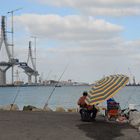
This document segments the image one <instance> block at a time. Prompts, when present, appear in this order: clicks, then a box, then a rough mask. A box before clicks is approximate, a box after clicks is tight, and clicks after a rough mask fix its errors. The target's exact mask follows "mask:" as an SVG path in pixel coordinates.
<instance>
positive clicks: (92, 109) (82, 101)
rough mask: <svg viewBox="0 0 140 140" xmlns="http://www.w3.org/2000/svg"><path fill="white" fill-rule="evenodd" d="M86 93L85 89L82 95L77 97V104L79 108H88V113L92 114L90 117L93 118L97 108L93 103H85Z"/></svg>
mask: <svg viewBox="0 0 140 140" xmlns="http://www.w3.org/2000/svg"><path fill="white" fill-rule="evenodd" d="M87 95H88V93H87V92H86V91H84V92H83V96H82V97H80V98H79V100H78V102H77V104H78V105H79V106H80V108H86V109H87V110H88V112H89V113H90V114H92V116H91V119H93V120H94V119H95V118H96V114H97V112H98V110H97V109H96V107H95V106H94V105H92V106H91V105H87V104H86V102H85V99H86V97H87Z"/></svg>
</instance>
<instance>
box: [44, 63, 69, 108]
mask: <svg viewBox="0 0 140 140" xmlns="http://www.w3.org/2000/svg"><path fill="white" fill-rule="evenodd" d="M68 65H69V64H67V65H66V67H65V69H64V71H63V72H62V74H61V75H60V77H59V79H58V81H57V83H56V85H55V86H54V88H53V90H52V91H51V93H50V95H49V97H48V99H47V101H46V103H45V105H44V108H46V107H47V106H48V102H49V100H50V99H51V97H52V94H53V93H54V91H55V89H56V87H57V86H58V84H59V81H60V80H61V78H62V76H63V75H64V73H65V72H66V70H67V68H68Z"/></svg>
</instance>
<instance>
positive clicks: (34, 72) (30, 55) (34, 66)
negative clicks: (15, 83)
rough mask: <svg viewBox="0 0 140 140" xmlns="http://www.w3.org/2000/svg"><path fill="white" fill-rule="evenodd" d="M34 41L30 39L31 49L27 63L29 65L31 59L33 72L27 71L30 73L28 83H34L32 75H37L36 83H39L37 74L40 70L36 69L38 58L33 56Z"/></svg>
mask: <svg viewBox="0 0 140 140" xmlns="http://www.w3.org/2000/svg"><path fill="white" fill-rule="evenodd" d="M31 43H32V42H31V41H29V51H28V59H27V64H28V65H29V60H30V61H31V67H32V70H33V71H32V72H30V73H29V72H26V71H25V73H26V74H27V75H28V83H29V84H30V83H32V76H35V84H37V76H38V75H39V74H38V72H37V71H36V64H35V61H36V58H33V54H32V46H31V45H32V44H31Z"/></svg>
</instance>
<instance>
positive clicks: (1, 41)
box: [0, 16, 39, 86]
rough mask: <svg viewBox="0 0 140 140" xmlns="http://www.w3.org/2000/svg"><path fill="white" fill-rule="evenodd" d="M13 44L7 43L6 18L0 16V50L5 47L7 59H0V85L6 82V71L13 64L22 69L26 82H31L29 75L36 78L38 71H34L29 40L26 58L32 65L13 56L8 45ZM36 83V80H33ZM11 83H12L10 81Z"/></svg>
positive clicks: (34, 66)
mask: <svg viewBox="0 0 140 140" xmlns="http://www.w3.org/2000/svg"><path fill="white" fill-rule="evenodd" d="M12 46H13V44H9V43H8V39H7V30H6V19H5V16H2V17H1V37H0V52H1V50H2V47H4V48H5V50H6V54H3V55H7V57H8V60H3V61H2V60H0V86H5V85H6V84H7V83H6V72H7V70H8V69H10V68H12V67H14V66H15V65H18V66H19V67H20V68H22V69H23V70H24V72H25V73H26V74H27V76H28V83H32V80H31V77H32V76H35V79H36V78H37V76H38V75H39V74H38V71H36V65H35V62H34V61H33V59H34V58H33V55H32V50H31V42H29V53H28V60H29V59H30V60H31V64H32V66H29V65H28V61H27V62H20V61H19V59H16V58H14V56H13V54H12V52H11V49H10V47H12ZM35 83H36V81H35ZM12 84H13V83H12Z"/></svg>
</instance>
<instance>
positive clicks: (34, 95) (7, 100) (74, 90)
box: [0, 86, 140, 110]
mask: <svg viewBox="0 0 140 140" xmlns="http://www.w3.org/2000/svg"><path fill="white" fill-rule="evenodd" d="M90 88H91V87H90V86H62V87H56V88H55V90H54V87H51V86H34V87H33V86H32V87H0V105H7V104H12V103H13V102H14V103H15V104H17V105H18V106H19V108H20V110H22V109H23V106H26V105H33V106H36V107H38V108H43V106H44V105H45V103H46V101H47V100H48V97H49V96H50V94H51V93H52V91H53V90H54V92H53V94H52V96H51V98H50V100H49V102H48V106H49V107H50V108H51V109H53V110H55V108H56V107H63V108H65V109H68V108H77V100H78V99H79V97H80V96H81V95H82V93H83V91H89V90H90ZM114 98H115V100H116V101H117V102H119V103H120V106H121V108H122V109H123V108H127V107H128V106H129V104H135V105H136V107H137V109H139V107H140V86H137V87H135V86H129V87H124V88H123V89H121V90H120V91H119V92H118V93H116V94H115V96H114ZM101 105H102V106H105V105H106V102H103V103H101Z"/></svg>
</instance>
